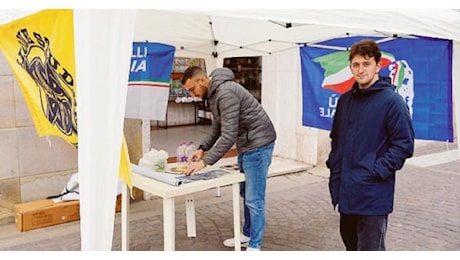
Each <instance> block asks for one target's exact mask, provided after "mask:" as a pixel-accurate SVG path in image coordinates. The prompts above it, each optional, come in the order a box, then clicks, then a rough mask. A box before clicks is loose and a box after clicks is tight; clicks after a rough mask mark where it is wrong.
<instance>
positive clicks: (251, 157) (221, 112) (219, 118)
mask: <svg viewBox="0 0 460 260" xmlns="http://www.w3.org/2000/svg"><path fill="white" fill-rule="evenodd" d="M182 85H183V88H184V89H186V90H187V91H189V92H190V94H191V95H192V96H195V97H200V98H203V99H207V100H208V104H209V107H210V109H211V113H212V116H213V118H212V126H211V132H210V133H209V134H208V135H207V136H206V137H205V138H204V140H203V141H202V142H201V144H200V146H199V147H198V150H197V151H195V152H194V153H192V154H191V155H190V157H189V158H188V160H189V166H188V170H187V171H186V172H185V174H186V175H190V174H193V173H195V172H196V171H199V170H201V169H203V168H204V167H206V165H208V164H209V165H212V164H214V163H216V162H217V161H218V160H219V159H221V158H222V157H223V156H224V155H225V153H226V152H228V151H229V150H230V148H232V146H233V144H235V143H236V148H237V150H238V166H239V169H240V171H241V172H242V173H244V174H245V182H243V183H241V185H240V187H241V196H242V197H243V199H244V225H243V234H242V236H241V242H242V246H247V247H248V248H247V250H260V247H261V245H262V241H263V235H264V230H265V189H266V184H267V182H266V181H267V174H268V168H269V166H270V164H271V160H272V155H273V148H274V145H275V140H276V132H275V128H274V127H273V124H272V122H271V120H270V118H269V117H268V115H267V113H266V112H265V110H264V109H263V107H262V106H261V105H260V103H259V102H258V101H257V99H255V98H254V96H252V94H251V93H250V92H249V91H247V90H246V89H245V88H244V87H243V86H241V85H240V84H238V83H237V82H235V75H234V74H233V72H232V71H231V70H230V69H228V68H218V69H215V70H214V71H213V72H212V73H211V75H210V78H208V77H207V76H206V74H205V72H204V70H203V69H201V68H200V67H196V66H192V67H189V68H187V70H186V71H185V72H184V75H183V78H182ZM224 245H225V246H234V239H227V240H225V241H224Z"/></svg>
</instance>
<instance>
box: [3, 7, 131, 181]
mask: <svg viewBox="0 0 460 260" xmlns="http://www.w3.org/2000/svg"><path fill="white" fill-rule="evenodd" d="M0 49H1V50H2V52H3V54H4V55H5V57H6V59H7V61H8V63H9V65H10V66H11V69H12V71H13V73H14V75H15V76H16V79H17V80H18V83H19V87H20V88H21V91H22V94H23V96H24V98H25V101H26V104H27V107H28V108H29V111H30V114H31V116H32V119H33V121H34V125H35V128H36V130H37V134H38V135H39V136H60V137H62V138H63V139H64V140H65V141H66V142H68V143H69V144H71V145H73V146H75V147H76V148H78V127H77V103H76V94H77V81H76V74H75V48H74V24H73V11H72V10H70V9H69V10H59V9H52V10H43V11H40V12H37V13H34V14H32V15H29V16H26V17H24V18H22V19H18V20H15V21H13V22H10V23H8V24H5V25H2V26H0ZM120 144H121V145H122V150H121V151H122V152H121V159H120V178H121V179H122V180H123V181H124V182H125V183H126V184H128V186H130V187H132V181H131V168H130V160H129V155H128V152H127V145H126V144H125V140H124V138H123V140H120Z"/></svg>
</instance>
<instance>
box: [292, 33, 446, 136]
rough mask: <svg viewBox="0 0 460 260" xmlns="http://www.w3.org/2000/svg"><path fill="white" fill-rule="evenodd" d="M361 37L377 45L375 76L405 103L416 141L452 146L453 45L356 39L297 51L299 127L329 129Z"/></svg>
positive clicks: (435, 41)
mask: <svg viewBox="0 0 460 260" xmlns="http://www.w3.org/2000/svg"><path fill="white" fill-rule="evenodd" d="M364 38H366V39H372V40H375V41H377V42H379V41H380V42H379V46H380V49H381V51H382V59H381V62H382V69H381V70H380V73H379V74H380V75H381V76H388V77H390V78H391V80H392V83H393V84H394V85H395V86H396V88H397V90H396V91H397V92H398V93H399V94H400V95H401V96H402V97H403V98H404V99H405V100H406V103H407V104H408V106H409V108H410V112H411V116H412V122H413V125H414V129H415V138H416V139H424V140H436V141H449V142H453V119H452V41H450V40H441V39H433V38H426V37H413V38H392V39H387V38H384V37H363V36H355V37H347V38H336V39H332V40H328V41H324V42H321V43H317V44H315V45H311V46H308V45H307V46H304V47H301V48H300V56H301V71H302V96H303V99H302V100H303V114H302V124H303V125H304V126H309V127H315V128H320V129H324V130H330V129H331V127H332V119H333V117H334V114H335V107H336V105H337V101H338V98H339V97H340V95H341V94H343V93H345V92H346V91H347V90H349V89H350V88H351V86H352V84H353V82H354V80H353V77H352V74H351V71H350V68H349V61H348V49H349V48H350V47H351V45H352V44H353V43H354V42H356V41H359V40H361V39H364Z"/></svg>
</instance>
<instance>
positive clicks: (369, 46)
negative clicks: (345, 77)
mask: <svg viewBox="0 0 460 260" xmlns="http://www.w3.org/2000/svg"><path fill="white" fill-rule="evenodd" d="M356 55H361V56H363V57H366V56H368V57H374V59H375V62H376V63H379V62H380V58H381V57H382V53H381V52H380V48H379V45H378V44H377V43H376V42H374V41H372V40H368V39H365V40H361V41H359V42H355V43H354V44H353V45H352V46H351V49H350V56H349V59H348V60H349V61H351V60H352V59H353V57H355V56H356Z"/></svg>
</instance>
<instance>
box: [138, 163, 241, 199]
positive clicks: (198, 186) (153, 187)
mask: <svg viewBox="0 0 460 260" xmlns="http://www.w3.org/2000/svg"><path fill="white" fill-rule="evenodd" d="M174 166H175V164H169V165H168V167H174ZM216 169H220V168H219V167H218V166H209V167H206V168H205V169H203V170H202V172H204V171H209V170H216ZM228 172H229V173H227V174H224V175H222V176H220V177H217V178H215V179H210V180H198V181H193V182H190V183H184V184H182V185H180V186H173V185H170V184H167V183H164V182H161V181H158V180H155V179H152V178H149V177H145V176H143V175H141V174H138V173H135V172H133V175H132V180H133V186H135V187H138V188H140V189H142V190H144V191H148V192H150V193H152V194H154V195H156V196H160V197H162V198H173V197H177V196H182V195H187V194H190V193H194V192H198V191H204V190H207V189H212V188H215V187H219V186H226V185H230V184H234V183H238V182H243V181H244V179H245V178H244V177H245V176H244V174H242V173H240V172H239V171H234V170H233V171H230V170H228ZM164 174H168V173H164ZM196 174H199V173H196ZM170 175H171V176H179V175H174V174H170Z"/></svg>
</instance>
